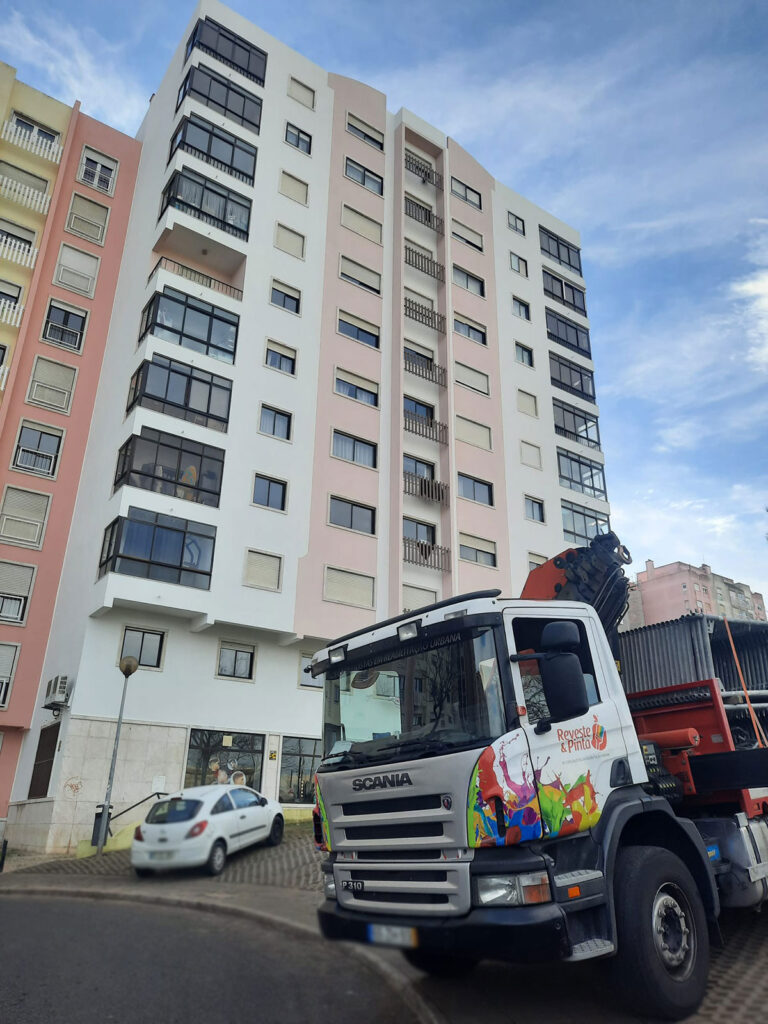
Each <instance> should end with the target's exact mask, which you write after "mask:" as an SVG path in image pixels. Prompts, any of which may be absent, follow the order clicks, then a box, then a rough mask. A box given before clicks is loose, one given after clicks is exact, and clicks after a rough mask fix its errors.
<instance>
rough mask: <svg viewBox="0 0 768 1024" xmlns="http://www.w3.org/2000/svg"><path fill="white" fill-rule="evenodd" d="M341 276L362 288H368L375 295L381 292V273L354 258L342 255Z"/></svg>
mask: <svg viewBox="0 0 768 1024" xmlns="http://www.w3.org/2000/svg"><path fill="white" fill-rule="evenodd" d="M339 277H340V278H342V280H344V281H349V282H350V283H351V284H356V285H359V287H360V288H366V289H367V290H368V291H369V292H373V293H374V294H375V295H380V294H381V274H377V273H376V271H375V270H369V269H368V267H364V266H362V265H361V264H360V263H355V262H354V260H350V259H347V257H346V256H342V257H341V266H340V270H339Z"/></svg>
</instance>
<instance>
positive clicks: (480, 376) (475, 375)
mask: <svg viewBox="0 0 768 1024" xmlns="http://www.w3.org/2000/svg"><path fill="white" fill-rule="evenodd" d="M455 374H456V383H457V384H463V385H464V387H467V388H472V390H473V391H479V392H480V394H481V395H487V394H490V380H489V378H488V374H486V373H481V372H480V371H479V370H476V369H474V367H472V366H465V364H464V363H456V364H455Z"/></svg>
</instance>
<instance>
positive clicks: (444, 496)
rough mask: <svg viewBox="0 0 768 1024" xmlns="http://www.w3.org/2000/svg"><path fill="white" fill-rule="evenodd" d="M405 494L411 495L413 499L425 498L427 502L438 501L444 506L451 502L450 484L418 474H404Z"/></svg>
mask: <svg viewBox="0 0 768 1024" xmlns="http://www.w3.org/2000/svg"><path fill="white" fill-rule="evenodd" d="M403 494H410V495H411V497H413V498H424V500H425V501H436V502H437V503H438V504H439V505H444V506H447V505H448V502H449V500H450V494H449V490H448V484H442V483H440V481H439V480H430V479H428V478H427V477H425V476H419V475H418V473H403Z"/></svg>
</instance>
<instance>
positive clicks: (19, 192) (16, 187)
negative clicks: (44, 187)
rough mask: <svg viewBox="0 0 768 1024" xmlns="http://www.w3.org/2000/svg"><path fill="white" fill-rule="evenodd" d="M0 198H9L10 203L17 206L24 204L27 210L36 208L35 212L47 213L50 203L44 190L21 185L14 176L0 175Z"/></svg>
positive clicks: (49, 198)
mask: <svg viewBox="0 0 768 1024" xmlns="http://www.w3.org/2000/svg"><path fill="white" fill-rule="evenodd" d="M0 199H10V201H11V202H12V203H18V204H19V206H26V207H27V209H28V210H36V211H37V213H48V207H49V206H50V205H51V197H50V196H49V195H47V194H46V193H45V192H40V191H39V190H38V189H36V188H30V186H29V185H22V183H21V182H20V181H16V179H15V178H8V177H6V176H5V175H2V176H0Z"/></svg>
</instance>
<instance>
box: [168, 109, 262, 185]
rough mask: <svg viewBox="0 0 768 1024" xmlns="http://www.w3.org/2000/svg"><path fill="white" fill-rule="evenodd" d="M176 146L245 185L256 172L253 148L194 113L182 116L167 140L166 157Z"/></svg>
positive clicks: (174, 150)
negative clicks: (168, 145)
mask: <svg viewBox="0 0 768 1024" xmlns="http://www.w3.org/2000/svg"><path fill="white" fill-rule="evenodd" d="M177 149H181V150H183V151H184V152H185V153H191V154H192V155H193V156H196V157H198V158H199V159H200V160H204V161H205V162H206V163H207V164H211V166H213V167H216V168H218V170H220V171H224V172H225V173H227V174H231V175H232V177H234V178H238V179H239V180H240V181H244V182H246V184H248V185H252V184H253V180H254V177H255V174H256V152H257V151H256V147H255V146H252V145H251V144H250V143H249V142H244V141H243V140H242V139H240V138H238V137H237V135H232V133H231V132H228V131H225V130H224V129H223V128H218V127H217V126H216V125H213V124H211V123H210V121H206V120H205V118H202V117H199V116H198V115H197V114H190V116H189V117H185V118H184V120H183V121H182V122H181V124H180V125H179V127H178V128H177V129H176V131H175V133H174V135H173V138H172V139H171V150H170V153H169V154H168V159H169V160H170V158H171V157H172V156H173V154H174V153H175V152H176V150H177Z"/></svg>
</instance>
